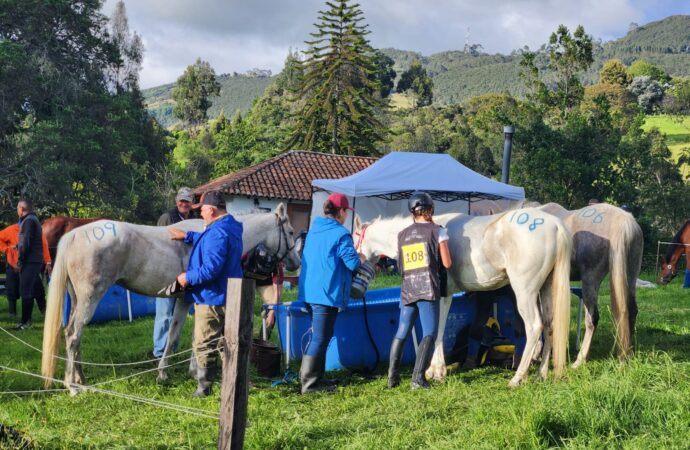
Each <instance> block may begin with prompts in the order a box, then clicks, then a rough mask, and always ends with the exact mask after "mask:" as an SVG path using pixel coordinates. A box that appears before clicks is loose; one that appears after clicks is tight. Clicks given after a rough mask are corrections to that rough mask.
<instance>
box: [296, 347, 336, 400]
mask: <svg viewBox="0 0 690 450" xmlns="http://www.w3.org/2000/svg"><path fill="white" fill-rule="evenodd" d="M325 365H326V357H325V356H308V355H304V356H302V366H301V367H300V371H299V379H300V382H301V383H302V394H309V393H312V392H324V391H326V392H332V391H333V390H335V386H333V385H331V384H326V383H324V382H323V380H322V379H321V378H322V377H323V374H324V371H325V369H324V367H325Z"/></svg>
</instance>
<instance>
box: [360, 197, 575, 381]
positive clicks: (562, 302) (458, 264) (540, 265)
mask: <svg viewBox="0 0 690 450" xmlns="http://www.w3.org/2000/svg"><path fill="white" fill-rule="evenodd" d="M434 220H435V221H436V222H437V223H440V224H442V225H445V226H446V227H447V228H448V235H449V236H450V241H449V248H450V252H451V256H452V260H453V266H452V267H451V268H450V269H449V270H448V272H449V275H450V277H449V280H451V281H453V282H454V283H455V284H456V286H457V288H459V289H463V290H467V291H490V290H495V289H498V288H500V287H503V286H506V285H507V284H510V285H511V286H512V288H513V290H514V291H515V296H516V299H517V308H518V311H519V312H520V315H521V316H522V319H523V321H524V322H525V332H526V344H525V351H524V353H523V355H522V359H521V360H520V364H519V366H518V369H517V372H516V373H515V376H514V377H513V379H512V380H511V381H510V386H518V385H519V384H521V383H523V382H524V381H526V380H527V372H528V369H529V365H530V363H531V361H532V358H533V357H534V356H537V353H538V352H539V338H540V336H541V333H542V331H544V335H545V337H546V338H545V339H544V345H543V347H542V361H541V366H540V368H539V374H540V376H541V377H542V378H546V376H547V374H548V369H549V359H550V358H549V357H550V355H551V349H552V348H553V365H554V372H555V375H556V377H557V378H558V377H560V376H561V375H562V372H563V369H564V368H565V364H566V357H567V344H568V333H569V323H570V284H569V278H568V277H569V274H570V254H571V251H572V239H571V237H570V234H569V233H568V231H567V229H566V227H565V226H564V225H563V223H562V222H561V220H560V219H558V218H557V217H554V216H551V215H549V214H546V213H544V212H543V211H539V210H536V209H520V210H516V211H510V212H507V213H502V214H496V215H492V216H483V217H471V216H467V215H464V214H445V215H440V216H436V217H435V218H434ZM411 223H412V221H411V219H410V218H409V217H407V218H403V217H396V218H393V219H378V220H375V221H374V222H373V223H371V224H370V225H368V226H367V225H364V226H363V225H362V224H361V222H360V221H359V218H357V219H356V220H355V242H357V246H358V250H359V251H360V252H362V253H363V254H364V255H365V256H366V257H367V258H369V259H373V258H375V257H376V256H378V255H380V254H385V255H386V256H389V257H392V258H394V257H397V253H398V250H397V234H398V233H399V232H400V231H401V230H402V229H403V228H405V227H406V226H408V225H410V224H411ZM540 299H541V301H540ZM540 304H541V305H540ZM540 306H541V312H540ZM449 309H450V299H448V298H446V299H443V300H442V304H441V317H440V322H439V335H438V337H437V340H436V349H435V353H434V357H433V359H432V364H431V366H430V367H429V370H428V371H427V377H428V378H436V379H443V378H444V377H445V375H446V367H445V360H444V357H443V332H444V328H445V323H446V319H447V316H448V311H449Z"/></svg>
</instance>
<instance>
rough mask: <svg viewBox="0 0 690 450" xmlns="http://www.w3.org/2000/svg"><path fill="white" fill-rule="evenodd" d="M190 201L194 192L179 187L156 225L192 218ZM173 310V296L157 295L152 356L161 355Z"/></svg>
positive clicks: (192, 201) (162, 225) (175, 346)
mask: <svg viewBox="0 0 690 450" xmlns="http://www.w3.org/2000/svg"><path fill="white" fill-rule="evenodd" d="M192 203H194V192H193V191H192V190H191V189H190V188H188V187H182V188H180V190H179V191H177V196H176V197H175V207H174V208H171V209H169V210H168V211H166V212H164V213H163V214H162V215H161V216H160V217H159V218H158V223H157V225H158V226H159V227H167V226H168V225H172V224H174V223H178V222H181V221H183V220H187V219H191V218H193V216H194V215H193V214H192ZM174 312H175V299H174V298H169V297H158V298H157V299H156V318H155V320H154V321H153V351H152V352H151V355H152V356H153V357H154V358H160V357H161V356H163V351H164V350H165V345H166V344H167V343H168V331H169V330H170V324H171V323H172V317H173V313H174ZM176 348H177V342H175V343H173V350H175V349H176Z"/></svg>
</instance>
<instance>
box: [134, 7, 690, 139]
mask: <svg viewBox="0 0 690 450" xmlns="http://www.w3.org/2000/svg"><path fill="white" fill-rule="evenodd" d="M545 47H546V46H545V45H544V46H542V48H541V49H539V50H537V53H538V58H537V62H538V64H541V66H542V68H545V66H546V63H547V58H546V56H547V53H546V50H545ZM382 51H383V52H384V53H385V54H386V55H388V56H389V57H391V58H392V59H393V60H394V61H395V65H394V69H395V70H396V72H397V73H398V76H399V75H400V74H401V73H402V72H403V71H405V70H407V69H408V68H409V67H410V64H411V63H412V61H413V60H414V59H415V58H417V59H419V60H420V61H421V62H422V64H423V65H424V67H425V68H426V69H427V71H428V72H429V74H430V75H431V77H432V78H433V80H434V103H436V104H452V103H460V102H462V101H464V100H466V99H468V98H470V97H473V96H476V95H481V94H486V93H489V92H499V93H500V92H508V93H510V94H512V95H516V96H522V95H523V94H524V86H523V84H522V81H521V80H520V78H519V76H518V75H519V72H520V70H519V63H520V59H521V57H522V56H521V51H520V50H516V51H514V52H512V53H511V54H510V55H501V54H495V55H489V54H485V53H476V52H465V51H447V52H442V53H435V54H433V55H431V56H423V55H421V54H419V53H416V52H411V51H406V50H398V49H393V48H388V49H382ZM594 56H595V60H594V64H592V67H591V68H590V70H589V71H588V72H587V73H585V74H583V76H582V79H583V81H584V82H585V83H587V84H592V83H596V81H597V78H598V73H599V71H600V70H601V67H602V66H603V65H604V63H605V62H606V61H608V60H609V59H612V58H618V59H620V60H622V61H623V62H624V63H625V64H627V65H630V64H631V63H632V62H633V61H635V60H637V59H644V60H647V61H649V62H651V63H654V64H658V65H661V66H662V67H664V69H665V70H666V71H667V72H668V73H669V74H670V75H673V76H690V16H670V17H667V18H665V19H663V20H660V21H657V22H651V23H648V24H646V25H643V26H638V27H633V28H632V29H631V30H630V31H629V32H628V34H627V35H626V36H624V37H622V38H621V39H617V40H615V41H610V42H605V43H596V44H595V46H594ZM274 78H275V77H263V78H260V77H249V76H243V75H239V76H231V75H222V76H220V77H219V80H220V82H221V85H222V88H221V94H220V97H218V98H217V99H216V100H214V104H213V107H212V108H211V110H210V111H209V115H210V116H211V117H215V116H216V115H217V114H218V113H219V112H220V111H221V110H224V111H225V113H226V115H232V114H233V113H234V112H235V111H236V110H237V109H239V110H240V111H247V110H248V109H249V107H250V106H251V104H252V101H253V100H254V98H256V97H257V96H259V95H261V94H262V93H263V91H264V89H265V88H266V86H268V85H269V84H270V83H271V82H272V81H273V79H274ZM172 86H173V85H172V84H168V85H164V86H159V87H155V88H152V89H147V90H145V91H144V96H145V98H146V101H147V106H148V108H149V110H150V111H151V112H152V113H153V114H154V115H155V116H156V117H157V118H159V120H160V121H161V122H162V123H163V124H164V125H165V126H170V125H171V124H172V123H173V120H172V101H171V100H170V91H171V90H172Z"/></svg>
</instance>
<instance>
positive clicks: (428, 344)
mask: <svg viewBox="0 0 690 450" xmlns="http://www.w3.org/2000/svg"><path fill="white" fill-rule="evenodd" d="M433 355H434V339H433V338H432V337H431V336H424V338H423V339H422V342H420V343H419V347H417V359H416V360H415V362H414V370H413V371H412V383H411V384H410V386H411V387H412V389H429V388H430V387H431V386H430V385H429V383H428V382H427V381H426V378H425V376H424V372H426V369H428V368H429V364H430V363H431V357H432V356H433Z"/></svg>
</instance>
